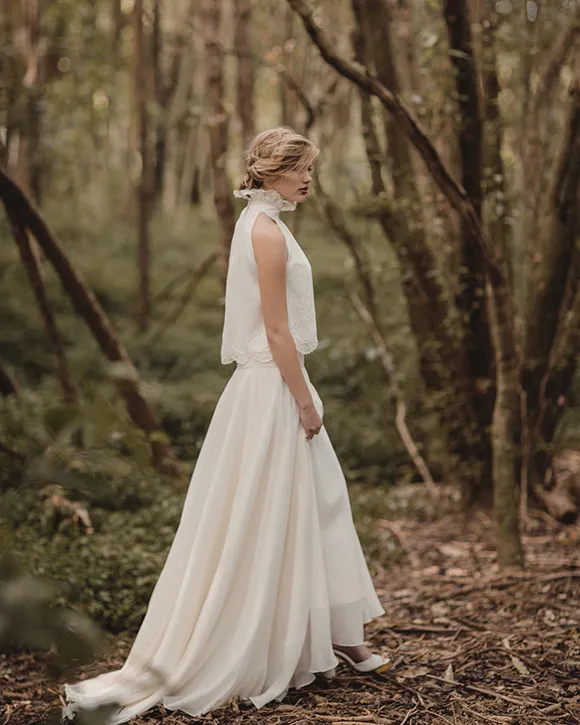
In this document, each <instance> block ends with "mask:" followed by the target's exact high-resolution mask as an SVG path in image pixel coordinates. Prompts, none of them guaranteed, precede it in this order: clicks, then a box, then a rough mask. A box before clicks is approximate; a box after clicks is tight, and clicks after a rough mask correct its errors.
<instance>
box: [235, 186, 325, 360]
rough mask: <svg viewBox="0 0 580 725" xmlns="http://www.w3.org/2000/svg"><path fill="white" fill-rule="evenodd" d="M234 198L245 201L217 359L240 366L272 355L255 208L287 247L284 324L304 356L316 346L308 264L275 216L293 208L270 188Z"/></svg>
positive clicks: (268, 358) (237, 192)
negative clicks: (254, 235)
mask: <svg viewBox="0 0 580 725" xmlns="http://www.w3.org/2000/svg"><path fill="white" fill-rule="evenodd" d="M234 196H237V197H241V198H245V199H248V205H247V206H246V207H245V209H244V210H243V211H242V213H241V214H240V216H239V217H238V220H237V222H236V226H235V229H234V235H233V237H232V245H231V250H230V257H229V267H228V274H227V278H226V293H225V315H224V327H223V335H222V346H221V361H222V363H223V364H224V365H227V364H228V363H231V362H234V361H236V362H238V363H240V364H243V363H245V362H247V361H248V360H249V359H250V358H253V359H254V360H257V361H258V362H270V361H271V360H272V359H273V358H272V353H271V351H270V347H269V345H268V340H267V337H266V329H265V327H264V319H263V316H262V307H261V300H260V289H259V286H258V268H257V264H256V258H255V256H254V249H253V246H252V229H253V227H254V222H255V221H256V218H257V217H258V214H260V212H264V213H265V214H267V215H268V216H269V217H270V218H271V219H273V220H274V221H275V222H276V224H277V225H278V227H279V228H280V230H281V232H282V234H283V235H284V238H285V239H286V247H287V256H286V259H287V262H286V298H287V303H288V326H289V328H290V332H291V334H292V337H293V338H294V342H295V343H296V349H297V350H298V352H301V353H304V354H307V353H309V352H312V351H313V350H315V349H316V347H317V346H318V338H317V332H316V312H315V308H314V286H313V282H312V268H311V266H310V262H309V261H308V258H307V257H306V255H305V254H304V251H303V250H302V247H300V245H299V244H298V242H297V241H296V239H295V238H294V235H293V234H292V232H291V231H290V230H289V229H288V227H287V226H286V224H284V222H283V221H282V220H281V219H280V218H279V213H280V212H281V211H292V210H294V209H295V208H296V202H293V201H289V200H288V199H285V198H284V197H283V196H281V195H280V194H279V193H278V192H277V191H274V190H273V189H267V190H265V189H243V190H241V191H234Z"/></svg>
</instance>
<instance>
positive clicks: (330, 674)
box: [322, 667, 336, 680]
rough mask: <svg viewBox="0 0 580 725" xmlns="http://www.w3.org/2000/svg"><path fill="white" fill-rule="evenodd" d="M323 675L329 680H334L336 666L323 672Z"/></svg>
mask: <svg viewBox="0 0 580 725" xmlns="http://www.w3.org/2000/svg"><path fill="white" fill-rule="evenodd" d="M322 676H323V677H325V678H326V679H327V680H332V679H333V678H334V677H336V667H333V668H332V669H331V670H325V671H324V672H323V673H322Z"/></svg>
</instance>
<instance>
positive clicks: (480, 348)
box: [443, 0, 495, 506]
mask: <svg viewBox="0 0 580 725" xmlns="http://www.w3.org/2000/svg"><path fill="white" fill-rule="evenodd" d="M443 12H444V17H445V23H446V26H447V35H448V39H449V55H450V60H451V66H452V68H453V71H454V75H455V91H456V98H457V106H458V110H459V121H458V128H457V140H458V146H459V159H460V165H461V184H462V186H463V188H464V189H465V191H466V193H467V196H468V198H469V199H470V200H471V203H472V204H473V208H474V211H475V213H476V214H477V216H478V217H479V219H481V218H482V201H483V192H482V174H483V140H484V139H483V110H482V101H481V97H480V91H479V85H480V82H479V73H478V68H477V60H476V57H475V52H474V48H473V37H472V32H471V27H472V19H471V13H470V6H469V4H468V2H467V0H445V2H444V6H443ZM469 234H470V232H469V229H468V227H467V225H466V224H465V223H462V224H461V239H460V255H459V265H460V272H459V280H458V287H459V292H458V293H457V295H456V301H457V307H458V310H459V314H460V315H461V317H462V319H464V320H465V321H466V323H465V325H464V326H463V341H462V346H463V347H464V348H465V350H466V354H467V361H468V365H469V371H470V376H471V381H472V382H471V390H472V396H473V408H474V411H475V415H476V416H477V421H478V428H479V438H480V441H481V442H480V455H481V460H482V463H483V468H484V470H483V471H482V478H481V480H480V481H479V482H475V483H476V485H475V486H472V487H470V488H467V487H464V503H465V504H466V505H468V506H471V505H473V504H482V503H483V504H488V503H490V502H491V488H492V481H491V478H492V476H491V473H492V472H491V458H492V455H491V440H490V436H489V433H488V431H489V428H490V425H491V420H492V415H493V404H494V397H495V385H494V383H493V381H494V377H495V373H494V371H493V346H492V341H491V333H490V329H489V321H488V318H487V311H486V293H485V275H484V264H483V258H482V253H481V251H480V249H479V248H478V247H477V245H476V244H473V243H472V242H471V241H470V239H469ZM492 238H494V239H495V236H494V235H493V234H492ZM472 483H473V482H472Z"/></svg>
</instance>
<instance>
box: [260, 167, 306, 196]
mask: <svg viewBox="0 0 580 725" xmlns="http://www.w3.org/2000/svg"><path fill="white" fill-rule="evenodd" d="M311 173H312V166H310V168H308V169H305V170H304V171H287V172H286V173H284V174H281V175H280V176H277V177H276V178H275V179H267V180H266V181H265V182H264V189H274V190H275V191H277V192H278V193H279V194H281V195H282V196H283V197H284V198H285V199H288V200H289V201H297V202H302V201H305V200H306V197H307V196H308V189H309V188H310V184H311V183H312V175H311Z"/></svg>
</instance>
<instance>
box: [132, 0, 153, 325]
mask: <svg viewBox="0 0 580 725" xmlns="http://www.w3.org/2000/svg"><path fill="white" fill-rule="evenodd" d="M143 12H144V9H143V0H135V4H134V6H133V27H134V37H135V59H134V62H135V87H134V88H135V106H136V113H137V129H138V139H139V141H138V148H139V156H140V164H139V179H138V182H137V237H138V242H137V250H138V251H137V267H138V270H139V306H138V324H139V329H140V330H141V332H144V331H145V330H146V329H147V328H148V326H149V318H150V315H151V293H150V289H149V287H150V284H149V277H150V273H149V270H150V267H151V259H150V237H149V219H150V216H151V207H152V203H153V197H154V165H153V159H152V154H151V144H150V138H149V135H150V134H149V126H150V118H149V109H148V103H149V99H150V98H152V88H151V85H152V83H151V80H152V79H151V66H150V63H151V53H150V52H149V44H148V40H147V36H146V35H145V31H144V18H143Z"/></svg>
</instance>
